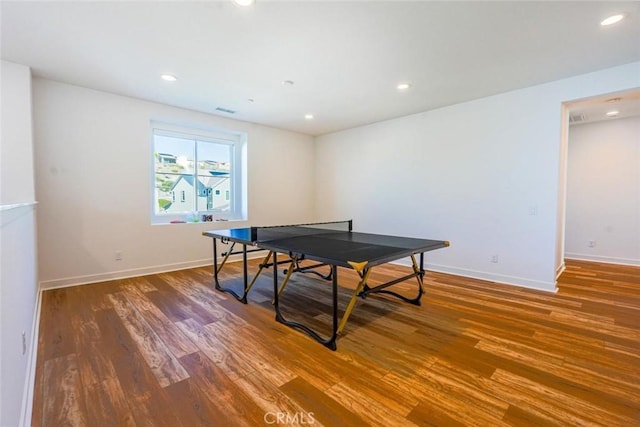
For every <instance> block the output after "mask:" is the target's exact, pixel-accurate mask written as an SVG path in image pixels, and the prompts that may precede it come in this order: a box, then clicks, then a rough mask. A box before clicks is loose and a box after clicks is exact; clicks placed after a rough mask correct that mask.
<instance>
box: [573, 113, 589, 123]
mask: <svg viewBox="0 0 640 427" xmlns="http://www.w3.org/2000/svg"><path fill="white" fill-rule="evenodd" d="M585 120H587V115H586V114H584V113H580V114H572V115H570V116H569V124H575V123H580V122H584V121H585Z"/></svg>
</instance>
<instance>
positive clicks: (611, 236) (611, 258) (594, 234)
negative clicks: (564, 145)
mask: <svg viewBox="0 0 640 427" xmlns="http://www.w3.org/2000/svg"><path fill="white" fill-rule="evenodd" d="M567 176H568V179H567V217H566V234H565V251H566V252H565V256H566V257H567V258H574V259H584V260H590V261H604V262H614V263H621V264H632V265H640V117H637V116H636V117H629V118H623V119H617V120H609V121H600V122H595V123H585V124H581V125H573V126H571V127H570V130H569V160H568V169H567Z"/></svg>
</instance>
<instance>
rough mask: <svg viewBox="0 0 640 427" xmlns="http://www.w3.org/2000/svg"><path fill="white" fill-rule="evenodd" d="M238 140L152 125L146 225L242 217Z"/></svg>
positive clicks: (198, 130)
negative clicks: (150, 194)
mask: <svg viewBox="0 0 640 427" xmlns="http://www.w3.org/2000/svg"><path fill="white" fill-rule="evenodd" d="M244 140H245V138H244V136H243V135H241V134H234V133H230V132H221V131H218V130H211V129H204V128H201V127H194V128H185V127H182V126H175V125H171V124H167V123H159V122H152V142H153V190H154V195H153V212H152V222H153V223H167V222H169V221H172V220H176V219H177V220H193V219H195V218H200V217H201V214H208V215H213V217H214V218H215V219H243V218H244V217H245V216H246V215H244V214H243V210H244V209H243V207H244V206H246V202H245V200H246V195H244V194H242V193H243V191H242V189H243V187H244V186H243V181H244V180H245V177H244V169H245V168H244V167H243V164H244V159H243V158H242V156H243V152H244V150H243V145H244ZM221 194H224V196H221Z"/></svg>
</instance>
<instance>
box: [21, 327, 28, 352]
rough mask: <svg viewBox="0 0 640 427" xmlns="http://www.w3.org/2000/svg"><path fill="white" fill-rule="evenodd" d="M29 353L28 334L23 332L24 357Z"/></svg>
mask: <svg viewBox="0 0 640 427" xmlns="http://www.w3.org/2000/svg"><path fill="white" fill-rule="evenodd" d="M26 353H27V334H26V333H25V332H24V331H22V355H23V356H24V355H25V354H26Z"/></svg>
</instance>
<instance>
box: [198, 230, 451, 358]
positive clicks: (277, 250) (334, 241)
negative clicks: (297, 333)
mask: <svg viewBox="0 0 640 427" xmlns="http://www.w3.org/2000/svg"><path fill="white" fill-rule="evenodd" d="M352 227H353V221H351V220H349V221H337V222H324V223H313V224H298V225H285V226H267V227H248V228H234V229H225V230H211V231H205V232H203V233H202V234H203V235H204V236H207V237H210V238H212V239H213V276H214V277H213V280H214V286H215V288H216V289H217V290H219V291H223V292H228V293H230V294H231V295H233V296H234V297H235V298H236V299H238V300H239V301H241V302H243V303H245V304H246V303H247V294H248V293H249V291H250V290H251V288H252V287H253V285H254V284H255V283H256V280H257V279H258V277H259V276H260V274H261V273H262V271H263V270H264V269H266V268H270V267H273V292H274V297H273V306H274V309H275V313H276V321H278V322H280V323H283V324H285V325H287V326H290V327H293V328H297V329H300V330H302V331H304V332H305V333H307V334H308V335H310V336H311V337H312V338H314V339H315V340H316V341H318V342H320V343H321V344H323V345H325V346H326V347H328V348H330V349H331V350H336V348H337V346H336V340H337V338H338V335H339V334H341V333H342V331H343V330H344V328H345V325H346V323H347V320H348V319H349V316H350V315H351V312H352V311H353V308H354V307H355V304H356V300H357V298H358V297H361V298H366V297H367V296H369V295H371V294H375V293H384V294H388V295H392V296H394V297H397V298H400V299H401V300H403V301H406V302H409V303H411V304H415V305H420V299H421V297H422V294H423V293H424V283H423V278H424V275H425V270H424V253H425V252H428V251H432V250H435V249H440V248H444V247H447V246H449V242H448V241H444V240H428V239H417V238H410V237H399V236H388V235H381V234H370V233H359V232H354V231H353V230H352ZM218 241H220V243H221V244H224V245H227V248H228V249H227V250H226V251H224V252H222V253H221V256H222V260H221V261H220V263H219V264H218V244H217V242H218ZM237 244H239V245H241V246H242V249H241V250H236V249H235V245H237ZM228 245H230V246H228ZM255 251H267V255H266V256H265V257H264V258H263V260H262V261H261V262H260V264H259V267H258V271H257V272H256V273H255V274H254V276H253V278H252V279H251V281H250V282H249V279H248V260H247V258H248V253H250V252H255ZM238 254H241V255H242V263H243V267H242V269H243V289H242V292H241V293H238V292H236V291H234V290H232V289H230V288H228V287H223V286H221V284H220V281H219V277H218V276H219V272H220V270H221V269H222V268H223V267H224V265H225V263H226V262H227V260H228V259H229V257H230V256H231V255H238ZM278 254H287V255H288V258H287V259H285V260H278ZM418 254H419V261H417V260H416V255H418ZM406 257H409V258H410V259H411V264H412V269H413V272H412V273H410V274H407V275H405V276H402V277H398V278H396V279H394V280H391V281H389V282H386V283H383V284H379V285H376V286H373V287H370V286H369V285H368V283H367V282H368V280H369V276H370V274H371V271H372V269H373V268H374V267H376V266H379V265H381V264H385V263H388V262H392V261H397V260H399V259H402V258H406ZM303 260H312V261H315V262H317V263H316V264H313V265H305V266H302V265H301V264H300V262H301V261H303ZM282 264H288V268H286V269H285V270H284V278H283V280H282V282H281V283H280V284H279V283H278V266H279V265H282ZM323 266H329V267H330V272H329V274H328V275H322V274H321V273H319V272H318V271H316V269H317V268H319V267H323ZM338 267H344V268H349V269H353V270H354V271H355V272H356V273H357V274H358V276H359V277H360V280H359V282H358V284H357V286H356V288H355V290H354V291H353V294H352V296H351V298H350V300H349V303H348V304H347V307H346V309H345V311H344V313H343V315H342V318H341V319H340V321H339V322H338ZM293 273H314V274H317V275H319V276H320V277H322V278H323V279H326V280H331V284H332V287H331V289H332V325H331V335H330V336H329V337H322V336H321V335H320V334H319V333H318V332H316V331H315V330H313V329H312V328H310V327H309V326H307V325H305V324H302V323H299V322H295V321H291V320H287V319H285V317H284V316H283V314H282V312H281V310H280V296H281V295H282V293H283V291H284V290H285V287H286V286H287V284H288V283H289V280H290V279H291V276H292V274H293ZM411 278H416V281H417V285H418V293H417V296H416V297H414V298H407V297H405V296H403V295H400V294H399V293H396V292H394V291H391V290H388V289H387V288H388V287H390V286H393V285H395V284H398V283H400V282H404V281H406V280H409V279H411Z"/></svg>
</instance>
